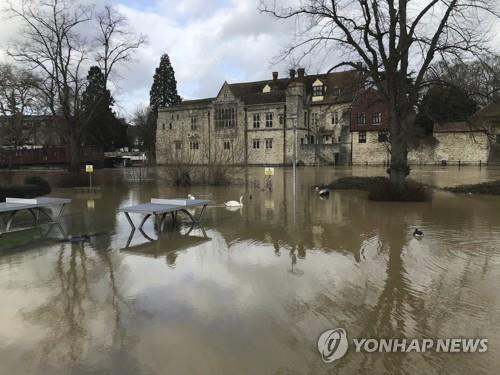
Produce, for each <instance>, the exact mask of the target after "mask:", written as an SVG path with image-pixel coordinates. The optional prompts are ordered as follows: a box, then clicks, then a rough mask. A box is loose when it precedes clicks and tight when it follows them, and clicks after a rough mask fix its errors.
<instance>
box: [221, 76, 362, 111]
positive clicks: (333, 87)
mask: <svg viewBox="0 0 500 375" xmlns="http://www.w3.org/2000/svg"><path fill="white" fill-rule="evenodd" d="M317 79H319V80H320V81H321V82H323V84H324V85H326V91H325V94H324V98H323V100H322V101H318V102H314V103H312V104H332V103H346V102H351V101H352V99H353V98H354V95H355V93H356V91H357V89H358V88H359V81H360V76H359V73H358V72H357V71H355V70H347V71H343V72H333V73H324V74H312V75H305V76H304V78H303V82H304V84H305V88H306V95H308V96H310V95H312V86H313V83H314V82H315V81H316V80H317ZM300 80H301V79H300V78H299V77H295V78H293V79H292V78H290V77H287V78H278V79H276V80H273V79H269V80H263V81H255V82H242V83H231V84H229V88H230V89H231V92H232V93H233V94H234V95H235V96H237V97H239V98H240V99H241V100H243V102H244V103H245V104H265V103H278V102H285V100H286V89H287V87H288V85H289V84H290V83H292V82H293V81H300ZM266 85H269V86H270V87H271V92H269V93H263V92H262V89H263V88H264V87H265V86H266ZM337 89H340V95H337Z"/></svg>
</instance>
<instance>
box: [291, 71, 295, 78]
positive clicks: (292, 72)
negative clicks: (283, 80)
mask: <svg viewBox="0 0 500 375" xmlns="http://www.w3.org/2000/svg"><path fill="white" fill-rule="evenodd" d="M290 78H291V79H294V78H295V69H290Z"/></svg>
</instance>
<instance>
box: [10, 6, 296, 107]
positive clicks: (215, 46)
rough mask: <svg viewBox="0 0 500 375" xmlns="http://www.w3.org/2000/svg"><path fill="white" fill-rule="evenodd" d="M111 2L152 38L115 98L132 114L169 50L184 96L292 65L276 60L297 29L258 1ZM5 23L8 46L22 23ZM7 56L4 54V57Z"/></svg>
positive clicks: (126, 72) (123, 75)
mask: <svg viewBox="0 0 500 375" xmlns="http://www.w3.org/2000/svg"><path fill="white" fill-rule="evenodd" d="M93 3H98V5H101V4H103V3H105V1H100V0H97V1H93ZM106 3H110V1H107V2H106ZM111 4H113V5H114V6H115V7H116V9H117V10H118V11H119V12H121V13H122V14H124V15H125V16H126V17H127V18H128V20H129V22H130V24H131V26H132V27H133V28H134V29H135V31H136V32H138V33H141V34H144V35H146V36H147V38H148V41H149V43H148V45H146V46H144V47H142V48H141V49H140V50H139V51H137V53H136V55H135V59H134V61H133V62H131V63H129V64H128V65H127V66H126V67H124V68H121V69H120V71H119V75H120V79H117V80H116V81H117V83H118V84H119V88H118V90H117V92H115V93H114V96H115V97H116V99H117V101H118V102H119V105H120V108H119V111H120V112H122V113H123V114H125V115H127V116H129V115H130V114H131V113H132V112H133V111H134V109H135V108H137V106H139V105H142V104H145V103H148V102H149V88H150V87H151V83H152V76H153V74H154V69H155V67H156V66H157V65H158V63H159V60H160V56H161V55H162V54H163V53H168V55H169V56H170V59H171V62H172V64H173V67H174V70H175V73H176V78H177V81H178V90H179V93H180V95H181V96H182V97H184V98H201V97H207V96H214V95H216V94H217V92H218V90H219V88H220V86H221V85H222V83H223V82H224V80H227V81H229V82H238V81H245V80H257V79H264V78H270V77H271V72H272V70H278V71H280V73H283V72H285V71H286V69H287V64H286V63H281V64H278V65H273V64H272V63H273V61H274V60H275V59H274V57H275V56H277V55H278V53H279V51H280V48H282V46H283V43H284V42H285V41H286V40H288V37H289V36H290V35H291V34H293V30H294V27H293V25H290V24H287V23H283V22H276V20H273V19H272V18H271V17H269V16H266V15H264V14H260V12H259V11H258V9H257V8H258V5H259V1H258V0H209V1H207V0H183V1H178V0H113V1H111ZM2 21H5V22H0V46H2V47H5V46H6V45H7V43H8V40H9V39H11V38H12V36H15V35H16V34H17V33H16V26H17V25H16V22H15V21H12V20H8V19H7V20H6V19H5V18H4V19H3V20H2ZM5 59H6V56H5V54H4V53H2V52H0V60H5Z"/></svg>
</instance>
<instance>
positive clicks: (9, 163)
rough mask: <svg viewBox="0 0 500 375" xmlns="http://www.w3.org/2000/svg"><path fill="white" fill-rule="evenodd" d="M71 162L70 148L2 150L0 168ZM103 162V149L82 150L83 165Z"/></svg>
mask: <svg viewBox="0 0 500 375" xmlns="http://www.w3.org/2000/svg"><path fill="white" fill-rule="evenodd" d="M70 160H71V158H70V150H69V147H68V146H48V147H43V148H35V149H19V150H9V149H0V167H16V166H28V165H40V166H43V165H65V164H69V162H70ZM103 161H104V152H103V151H102V149H100V148H98V147H94V146H85V147H83V148H82V163H84V164H94V165H102V163H103Z"/></svg>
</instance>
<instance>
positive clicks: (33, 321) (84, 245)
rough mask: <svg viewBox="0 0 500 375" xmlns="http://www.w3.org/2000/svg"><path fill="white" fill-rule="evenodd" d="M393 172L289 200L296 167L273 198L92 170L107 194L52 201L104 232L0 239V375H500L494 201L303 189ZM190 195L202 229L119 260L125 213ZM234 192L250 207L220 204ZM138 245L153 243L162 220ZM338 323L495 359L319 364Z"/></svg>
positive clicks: (499, 269) (85, 228) (320, 173)
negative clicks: (374, 198) (203, 207)
mask: <svg viewBox="0 0 500 375" xmlns="http://www.w3.org/2000/svg"><path fill="white" fill-rule="evenodd" d="M26 173H27V172H22V173H21V172H16V173H14V174H9V175H7V174H3V175H0V183H1V182H4V181H6V180H9V181H16V180H18V179H21V177H22V175H23V174H26ZM383 173H384V171H383V169H382V168H354V169H333V168H300V169H299V173H298V185H297V196H296V199H293V196H292V183H291V182H292V174H291V170H290V169H276V175H275V176H274V177H273V180H272V192H269V191H263V187H264V186H265V181H264V176H263V169H262V168H255V169H249V170H248V171H247V172H246V173H243V174H242V176H241V177H242V181H243V184H239V185H233V186H230V187H200V186H196V187H192V188H190V189H186V188H172V187H169V186H168V185H167V184H166V183H165V182H164V180H163V179H162V177H161V176H162V171H161V170H154V171H152V176H153V177H155V178H154V179H153V180H143V181H141V182H138V181H131V180H134V179H135V180H137V178H131V176H132V177H133V176H136V175H134V173H131V172H130V171H123V170H117V171H99V172H97V176H96V180H97V181H98V183H99V184H100V186H101V187H102V191H101V192H100V193H97V194H86V193H76V192H75V191H74V190H73V189H55V190H54V191H53V192H52V195H54V196H63V197H70V198H72V199H73V202H72V204H71V205H70V207H69V209H68V210H67V211H66V214H65V216H64V218H63V225H64V228H65V230H66V231H67V233H68V234H72V235H79V234H89V233H94V234H96V235H95V236H91V237H90V240H89V241H86V242H81V243H70V242H64V241H61V239H62V238H61V236H60V235H59V234H58V233H57V232H56V231H54V232H53V233H52V234H51V235H50V238H48V239H42V238H40V236H39V233H38V232H36V231H29V232H23V233H18V234H12V235H8V236H4V237H2V238H1V239H0V296H1V297H2V299H1V305H0V374H15V375H23V374H56V375H57V374H78V375H79V374H120V375H121V374H145V375H146V374H147V375H150V374H326V373H328V374H330V373H332V374H497V373H498V368H499V367H500V314H499V311H500V197H495V196H475V195H472V196H470V195H455V194H451V193H446V192H441V191H440V192H436V193H435V194H434V199H433V201H432V202H428V203H405V204H401V203H374V202H369V201H367V199H366V194H365V193H362V192H353V191H339V192H333V193H332V194H331V196H330V198H329V199H327V200H320V199H319V198H318V196H317V195H316V194H315V193H314V192H313V191H312V190H311V188H310V187H311V185H313V184H316V183H321V182H329V181H330V180H332V179H333V178H334V177H340V176H344V175H377V174H379V175H383ZM29 174H33V173H32V172H30V173H29ZM43 175H45V176H46V177H48V178H49V179H53V178H56V177H55V176H56V175H57V173H55V172H50V173H49V172H47V173H43ZM413 177H414V178H415V179H417V180H419V181H424V182H427V183H432V184H434V185H438V186H447V185H454V184H460V183H472V182H479V181H487V180H492V179H498V178H500V169H493V168H482V169H479V168H462V169H460V170H459V169H457V168H448V169H438V168H423V169H417V170H415V171H413ZM141 178H142V177H141ZM188 193H191V194H193V195H195V196H196V197H199V198H208V199H210V200H211V201H212V202H213V206H211V207H210V208H209V209H208V210H207V212H206V214H205V218H204V221H203V227H202V228H200V227H194V228H193V229H192V230H191V231H190V232H189V230H190V228H189V225H188V223H187V222H185V223H183V224H177V225H172V223H171V222H170V221H168V225H167V228H166V229H165V231H164V232H163V233H161V234H160V238H159V240H158V241H156V242H149V241H147V240H146V239H145V238H144V237H142V236H141V234H140V233H137V232H136V233H135V234H134V237H133V238H132V241H131V244H130V246H129V247H128V248H126V249H125V248H124V247H125V246H126V244H127V240H128V238H129V234H130V228H129V225H128V223H127V221H126V219H125V217H124V216H123V215H122V214H118V213H117V209H118V208H119V207H121V206H125V205H129V204H134V203H141V202H146V201H149V199H150V198H151V197H185V196H186V195H187V194H188ZM240 195H243V196H244V197H245V200H244V207H243V208H242V209H237V210H235V211H229V210H227V209H226V208H224V207H223V206H222V205H221V204H222V203H223V202H224V201H226V200H233V199H238V198H239V196H240ZM250 195H251V196H252V199H250ZM21 219H22V218H21ZM134 220H135V221H136V223H138V221H139V217H134ZM415 227H418V228H421V229H422V230H423V231H424V233H425V236H424V238H423V239H421V240H417V239H415V238H413V236H412V232H413V229H414V228H415ZM145 231H146V233H147V234H149V235H151V236H156V233H155V230H154V228H153V224H152V222H147V224H146V225H145ZM188 232H189V233H188ZM338 327H340V328H344V329H345V330H346V331H347V335H348V337H349V339H351V338H461V337H467V338H476V337H477V338H487V339H488V340H489V342H488V351H487V352H486V353H434V352H427V353H415V352H413V353H356V352H355V350H354V347H353V346H351V347H350V348H349V351H348V352H347V354H346V355H345V357H343V358H341V359H339V360H338V361H336V362H334V363H333V364H325V363H323V362H322V360H321V357H320V354H319V353H318V351H317V349H316V345H317V339H318V337H319V335H320V334H321V333H322V332H323V331H325V330H327V329H331V328H338Z"/></svg>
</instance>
